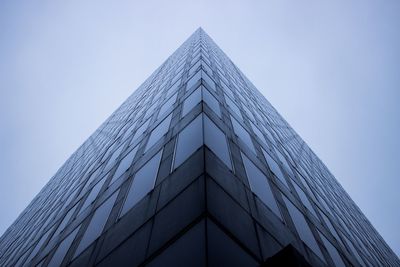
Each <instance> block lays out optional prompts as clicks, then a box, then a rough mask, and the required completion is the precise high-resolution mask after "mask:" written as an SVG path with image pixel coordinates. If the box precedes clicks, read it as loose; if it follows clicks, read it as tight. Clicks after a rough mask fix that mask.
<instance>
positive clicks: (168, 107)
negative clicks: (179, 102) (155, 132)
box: [157, 93, 178, 119]
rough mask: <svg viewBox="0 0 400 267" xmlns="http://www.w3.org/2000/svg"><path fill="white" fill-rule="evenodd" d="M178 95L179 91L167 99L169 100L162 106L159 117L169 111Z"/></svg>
mask: <svg viewBox="0 0 400 267" xmlns="http://www.w3.org/2000/svg"><path fill="white" fill-rule="evenodd" d="M177 96H178V94H177V93H176V94H174V95H173V96H171V97H170V99H168V100H167V102H165V103H164V105H162V106H161V109H160V112H159V113H158V117H157V119H159V118H161V116H162V115H164V113H165V112H167V111H168V110H169V109H170V108H171V107H172V106H173V104H174V103H175V102H176V97H177Z"/></svg>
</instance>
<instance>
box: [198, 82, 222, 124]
mask: <svg viewBox="0 0 400 267" xmlns="http://www.w3.org/2000/svg"><path fill="white" fill-rule="evenodd" d="M203 100H204V102H205V103H206V104H207V105H208V106H209V107H210V108H211V110H212V111H214V112H215V114H217V115H218V117H220V118H221V116H222V115H221V108H220V107H219V102H218V100H217V99H216V98H215V97H214V96H213V95H212V94H211V93H210V92H208V90H207V89H205V88H203Z"/></svg>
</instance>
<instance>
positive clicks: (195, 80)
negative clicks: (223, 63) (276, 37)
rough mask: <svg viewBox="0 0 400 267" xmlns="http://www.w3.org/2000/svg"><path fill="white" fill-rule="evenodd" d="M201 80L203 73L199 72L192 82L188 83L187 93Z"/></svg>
mask: <svg viewBox="0 0 400 267" xmlns="http://www.w3.org/2000/svg"><path fill="white" fill-rule="evenodd" d="M200 78H201V71H199V72H197V73H196V74H195V75H194V76H193V77H192V78H190V80H189V81H188V82H187V86H186V91H188V90H190V89H191V88H192V87H193V86H194V85H195V84H196V83H197V82H198V81H199V80H200Z"/></svg>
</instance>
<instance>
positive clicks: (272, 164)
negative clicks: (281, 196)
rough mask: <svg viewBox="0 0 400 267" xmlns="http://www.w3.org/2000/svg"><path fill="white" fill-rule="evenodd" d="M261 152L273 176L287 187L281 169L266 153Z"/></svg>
mask: <svg viewBox="0 0 400 267" xmlns="http://www.w3.org/2000/svg"><path fill="white" fill-rule="evenodd" d="M262 152H263V154H264V157H265V160H266V161H267V163H268V166H269V168H270V169H271V171H272V172H273V173H274V174H275V176H276V177H277V178H278V179H279V180H280V181H281V182H282V183H283V184H284V185H285V186H286V187H287V188H289V186H288V183H287V181H286V178H285V175H284V174H283V173H282V171H281V168H280V167H279V165H278V163H276V161H275V160H274V159H273V158H272V157H271V156H270V155H269V154H268V153H267V152H266V151H264V149H262Z"/></svg>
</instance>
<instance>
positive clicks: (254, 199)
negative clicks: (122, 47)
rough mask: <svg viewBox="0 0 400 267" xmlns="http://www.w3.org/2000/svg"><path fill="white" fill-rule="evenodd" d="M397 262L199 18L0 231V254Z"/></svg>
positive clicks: (265, 262) (157, 262) (47, 259)
mask: <svg viewBox="0 0 400 267" xmlns="http://www.w3.org/2000/svg"><path fill="white" fill-rule="evenodd" d="M66 265H68V266H337V267H342V266H400V261H399V259H398V258H397V256H396V255H395V253H394V252H393V251H392V250H391V249H390V247H389V246H388V245H387V244H386V243H385V241H384V240H383V239H382V237H381V236H380V235H379V233H378V232H377V231H376V230H375V229H374V227H373V226H372V225H371V223H370V222H369V221H368V220H367V218H366V217H365V216H364V215H363V214H362V212H361V211H360V209H359V208H358V207H357V206H356V204H355V203H354V202H353V201H352V200H351V198H350V197H349V195H348V194H347V193H346V192H345V191H344V189H343V188H342V187H341V186H340V184H339V183H338V182H337V181H336V179H335V178H334V177H333V175H332V174H331V173H330V172H329V170H328V169H327V168H326V166H325V165H324V164H323V163H322V162H321V161H320V159H319V158H318V157H317V156H316V155H315V154H314V153H313V151H312V150H311V149H310V148H309V147H308V146H307V144H305V142H304V141H303V140H302V139H301V138H300V137H299V136H298V134H297V133H296V132H295V131H294V130H293V129H292V128H291V127H290V126H289V125H288V123H287V122H286V121H285V120H284V119H283V118H282V117H281V116H280V115H279V114H278V112H277V111H276V110H275V109H274V108H273V107H272V106H271V104H270V103H269V102H268V101H267V100H266V99H265V98H264V97H263V96H262V95H261V94H260V92H259V91H258V90H257V89H256V88H255V87H254V86H253V85H252V83H251V82H250V81H249V80H248V79H247V78H246V77H245V76H244V75H243V74H242V73H241V72H240V70H239V69H238V68H237V67H236V66H235V65H234V64H233V63H232V61H231V60H230V59H229V58H228V57H227V56H226V55H225V54H224V53H223V51H221V49H220V48H218V46H217V45H216V44H215V43H214V42H213V41H212V40H211V39H210V37H209V36H208V35H207V34H206V33H205V32H204V31H203V30H202V29H198V30H197V31H196V32H195V33H193V35H192V36H191V37H190V38H189V39H188V40H187V41H186V42H184V43H183V44H182V46H181V47H180V48H178V50H177V51H176V52H174V53H173V54H172V55H171V56H170V57H169V58H168V59H167V60H166V61H165V62H164V63H163V64H162V65H161V66H160V67H159V68H158V69H157V70H156V71H155V72H154V73H153V74H152V75H151V76H150V77H149V78H148V79H147V80H146V81H145V82H144V83H143V84H142V85H141V86H140V87H139V88H138V89H137V90H136V91H135V92H134V93H133V94H132V95H131V96H130V97H129V98H128V99H127V100H126V101H125V102H124V103H123V104H122V105H121V106H120V107H119V108H118V109H117V110H116V111H115V112H114V113H113V114H112V115H111V116H110V117H109V118H108V119H107V120H106V121H105V122H104V123H103V124H102V125H101V126H100V127H99V128H98V129H97V130H96V131H95V132H94V133H93V134H92V135H91V136H90V137H89V138H88V139H87V140H86V141H85V142H84V143H83V144H82V145H81V147H79V148H78V150H77V151H76V152H75V153H74V154H73V155H71V157H70V158H69V159H68V160H67V161H66V162H65V164H64V165H63V166H62V167H61V168H60V169H59V170H58V172H57V173H56V174H55V175H54V176H53V177H52V178H51V179H50V181H49V182H48V183H47V185H46V186H45V187H44V188H43V189H42V190H41V191H40V193H39V194H38V195H37V196H36V197H35V198H34V199H33V200H32V202H31V203H30V204H29V206H28V207H27V208H26V209H25V210H24V211H23V212H22V213H21V215H20V216H19V217H18V218H17V219H16V221H15V222H14V223H13V224H12V225H11V226H10V227H9V228H8V230H7V231H6V232H5V233H4V234H3V236H2V237H1V239H0V266H66Z"/></svg>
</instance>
